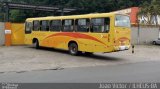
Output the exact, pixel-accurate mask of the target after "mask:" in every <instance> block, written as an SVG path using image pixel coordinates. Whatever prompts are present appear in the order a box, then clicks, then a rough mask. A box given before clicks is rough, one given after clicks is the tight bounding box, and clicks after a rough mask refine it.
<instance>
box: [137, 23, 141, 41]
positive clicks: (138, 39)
mask: <svg viewBox="0 0 160 89" xmlns="http://www.w3.org/2000/svg"><path fill="white" fill-rule="evenodd" d="M137 35H138V38H137V43H138V44H140V24H139V20H138V33H137Z"/></svg>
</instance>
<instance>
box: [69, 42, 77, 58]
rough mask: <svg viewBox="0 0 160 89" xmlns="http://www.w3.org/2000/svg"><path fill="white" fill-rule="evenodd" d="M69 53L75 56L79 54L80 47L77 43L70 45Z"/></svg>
mask: <svg viewBox="0 0 160 89" xmlns="http://www.w3.org/2000/svg"><path fill="white" fill-rule="evenodd" d="M69 53H70V54H71V55H74V56H75V55H77V54H78V45H77V44H76V43H70V44H69Z"/></svg>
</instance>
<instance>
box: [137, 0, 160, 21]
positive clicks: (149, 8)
mask: <svg viewBox="0 0 160 89" xmlns="http://www.w3.org/2000/svg"><path fill="white" fill-rule="evenodd" d="M140 7H141V10H140V12H139V16H142V17H146V18H147V20H145V21H146V24H152V19H153V18H154V19H155V21H156V24H158V20H157V18H158V16H159V15H160V1H159V0H151V1H150V3H148V2H144V3H143V4H142V5H141V6H140Z"/></svg>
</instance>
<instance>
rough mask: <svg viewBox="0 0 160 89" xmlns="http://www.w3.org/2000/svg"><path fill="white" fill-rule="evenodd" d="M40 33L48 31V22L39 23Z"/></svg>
mask: <svg viewBox="0 0 160 89" xmlns="http://www.w3.org/2000/svg"><path fill="white" fill-rule="evenodd" d="M40 30H41V31H49V21H47V20H45V21H41V28H40Z"/></svg>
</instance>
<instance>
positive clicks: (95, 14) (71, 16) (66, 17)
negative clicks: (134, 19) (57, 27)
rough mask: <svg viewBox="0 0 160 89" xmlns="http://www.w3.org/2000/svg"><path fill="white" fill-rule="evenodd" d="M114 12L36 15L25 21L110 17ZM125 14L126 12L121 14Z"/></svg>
mask: <svg viewBox="0 0 160 89" xmlns="http://www.w3.org/2000/svg"><path fill="white" fill-rule="evenodd" d="M114 15H116V13H91V14H83V15H70V16H48V17H37V18H28V19H26V21H32V20H54V19H55V20H56V19H57V20H58V19H75V18H92V17H110V16H114ZM121 15H126V14H121Z"/></svg>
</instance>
